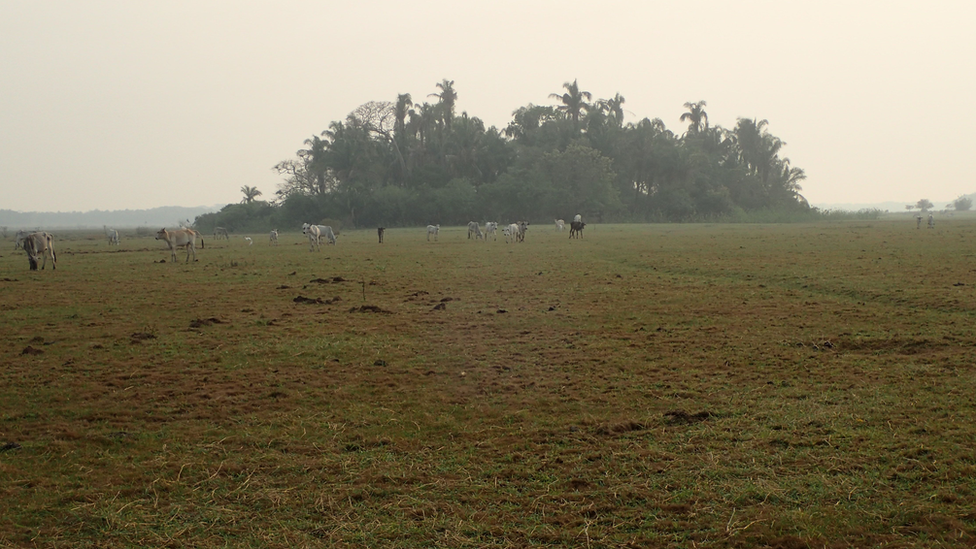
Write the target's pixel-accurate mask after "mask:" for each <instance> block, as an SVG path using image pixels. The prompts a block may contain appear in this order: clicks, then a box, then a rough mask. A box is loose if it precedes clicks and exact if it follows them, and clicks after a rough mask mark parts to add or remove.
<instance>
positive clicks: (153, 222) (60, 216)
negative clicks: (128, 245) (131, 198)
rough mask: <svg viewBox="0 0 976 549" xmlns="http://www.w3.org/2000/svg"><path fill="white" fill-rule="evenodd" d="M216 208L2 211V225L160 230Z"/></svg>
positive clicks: (13, 227) (0, 220)
mask: <svg viewBox="0 0 976 549" xmlns="http://www.w3.org/2000/svg"><path fill="white" fill-rule="evenodd" d="M214 210H215V208H212V207H206V206H197V207H184V206H161V207H158V208H150V209H143V210H91V211H87V212H18V211H14V210H0V226H3V227H8V228H11V229H33V228H43V229H56V228H65V229H75V228H83V229H84V228H97V227H101V226H103V225H105V226H108V227H112V228H117V229H121V228H129V227H141V226H151V227H156V228H157V229H160V228H164V227H175V226H177V225H178V224H179V223H181V222H183V223H185V222H186V220H191V221H192V220H193V219H195V218H196V217H197V216H200V215H203V214H206V213H210V212H213V211H214Z"/></svg>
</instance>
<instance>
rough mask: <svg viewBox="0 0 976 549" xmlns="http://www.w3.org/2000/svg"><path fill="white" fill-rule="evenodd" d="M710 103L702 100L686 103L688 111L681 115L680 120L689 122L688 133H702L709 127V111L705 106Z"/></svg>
mask: <svg viewBox="0 0 976 549" xmlns="http://www.w3.org/2000/svg"><path fill="white" fill-rule="evenodd" d="M707 105H708V103H706V102H705V100H701V101H699V102H697V103H685V105H684V107H685V108H686V109H688V112H686V113H684V114H682V115H681V118H679V119H678V120H679V121H680V122H688V133H691V134H695V133H701V132H703V131H705V130H707V129H708V113H706V112H705V107H706V106H707Z"/></svg>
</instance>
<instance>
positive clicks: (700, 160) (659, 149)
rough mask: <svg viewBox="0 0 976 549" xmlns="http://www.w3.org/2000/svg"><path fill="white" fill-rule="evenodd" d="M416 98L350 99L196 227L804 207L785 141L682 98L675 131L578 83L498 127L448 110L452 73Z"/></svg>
mask: <svg viewBox="0 0 976 549" xmlns="http://www.w3.org/2000/svg"><path fill="white" fill-rule="evenodd" d="M428 97H429V98H433V101H434V102H433V103H431V102H427V101H423V102H414V98H413V97H412V96H411V95H410V94H400V95H398V96H397V98H396V100H395V101H370V102H367V103H364V104H362V105H360V106H359V107H358V108H356V109H355V110H354V111H353V112H351V113H349V115H348V116H347V117H346V119H345V120H344V121H333V122H331V123H330V124H329V126H328V128H327V129H325V130H324V131H322V132H321V133H320V134H318V135H313V136H311V137H310V138H308V139H306V140H305V142H304V146H303V148H301V149H300V150H299V151H298V152H297V153H296V155H295V157H294V158H291V159H286V160H282V161H281V162H279V163H278V164H277V165H276V166H275V167H274V169H275V170H276V171H277V172H278V173H279V174H281V175H282V176H283V177H284V182H283V183H282V184H281V185H280V187H279V189H278V190H277V192H276V193H275V199H274V200H273V201H272V202H271V203H265V202H261V201H258V200H257V199H256V196H257V195H255V194H254V193H253V191H254V189H253V188H247V187H246V188H243V189H242V192H244V201H243V202H244V203H242V204H234V205H229V206H227V207H226V208H224V210H222V211H221V212H220V213H218V214H214V215H207V216H202V217H201V218H200V219H198V221H197V226H198V228H199V229H201V230H204V231H207V230H209V229H210V228H211V227H212V226H213V225H220V226H226V227H228V228H231V229H234V230H239V231H244V230H251V229H252V228H253V229H257V228H260V229H261V230H264V229H267V228H270V227H273V226H283V227H284V226H295V225H299V224H301V223H302V222H304V221H313V222H314V221H318V220H320V219H322V218H334V219H341V220H343V222H344V223H345V224H346V225H347V226H348V227H354V226H378V225H383V226H388V227H392V226H410V225H422V224H426V223H433V222H437V223H442V224H447V225H451V224H453V225H458V224H463V223H466V222H468V221H470V220H481V221H484V220H500V221H511V220H515V219H540V220H541V219H553V218H563V217H568V216H571V215H573V214H575V213H582V214H583V215H584V216H586V217H587V218H589V219H591V220H593V221H605V222H606V221H630V222H643V221H715V220H736V219H740V218H749V217H751V216H754V215H761V216H767V215H768V212H775V214H773V217H777V218H782V219H792V218H796V217H799V218H804V219H807V218H809V217H810V216H811V215H812V216H814V217H815V216H816V213H815V212H813V211H812V208H810V206H809V205H808V204H807V201H806V200H805V199H804V198H803V196H802V195H801V194H800V190H801V187H800V182H801V181H803V180H804V179H805V177H806V175H805V173H804V171H803V169H801V168H798V167H794V166H792V165H791V164H790V161H789V159H788V158H786V157H784V156H781V152H782V148H783V147H784V146H785V145H786V143H785V142H784V141H783V140H781V139H780V138H779V137H776V136H774V135H773V134H771V133H770V132H769V131H768V122H767V121H766V120H759V119H752V118H739V119H738V121H737V123H736V125H735V127H734V128H729V129H727V128H723V127H721V126H717V125H711V124H709V118H708V113H707V112H706V107H707V103H706V102H705V101H697V102H689V103H685V105H684V106H685V109H686V112H685V113H684V114H682V115H681V117H680V122H681V123H682V124H685V125H686V126H685V127H684V128H682V130H680V131H678V132H674V131H672V130H670V129H668V128H667V127H666V125H665V123H664V122H663V121H662V120H661V119H660V118H654V119H651V118H642V119H640V120H638V121H637V122H633V123H624V104H625V99H624V97H623V96H622V95H620V94H616V95H615V96H614V97H612V98H610V99H593V97H592V95H591V94H590V93H589V92H587V91H585V90H583V89H581V88H580V86H579V85H578V83H577V82H576V81H573V82H566V83H565V84H563V87H562V89H561V90H559V92H558V93H553V94H552V95H551V98H552V99H553V101H554V102H555V105H552V106H549V105H533V104H531V103H530V104H528V105H525V106H524V107H520V108H518V109H516V110H515V111H514V112H513V113H512V120H511V122H509V124H508V125H507V126H506V127H505V128H501V129H499V128H496V127H493V126H492V127H485V124H484V122H482V120H481V119H479V118H477V117H475V116H471V115H469V114H468V113H467V112H461V113H460V114H457V112H456V104H457V101H458V98H459V93H458V90H457V89H456V88H455V87H454V81H453V80H443V81H442V82H440V83H438V84H436V92H435V93H432V94H430V95H428ZM259 204H274V206H273V207H272V206H269V209H264V208H261V207H259V206H255V205H259ZM757 212H763V213H761V214H757Z"/></svg>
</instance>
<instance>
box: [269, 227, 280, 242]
mask: <svg viewBox="0 0 976 549" xmlns="http://www.w3.org/2000/svg"><path fill="white" fill-rule="evenodd" d="M277 245H278V229H274V230H272V231H271V240H270V241H269V242H268V246H277Z"/></svg>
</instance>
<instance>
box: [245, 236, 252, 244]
mask: <svg viewBox="0 0 976 549" xmlns="http://www.w3.org/2000/svg"><path fill="white" fill-rule="evenodd" d="M244 240H247V245H248V246H253V245H254V241H253V240H251V237H249V236H245V237H244Z"/></svg>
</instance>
